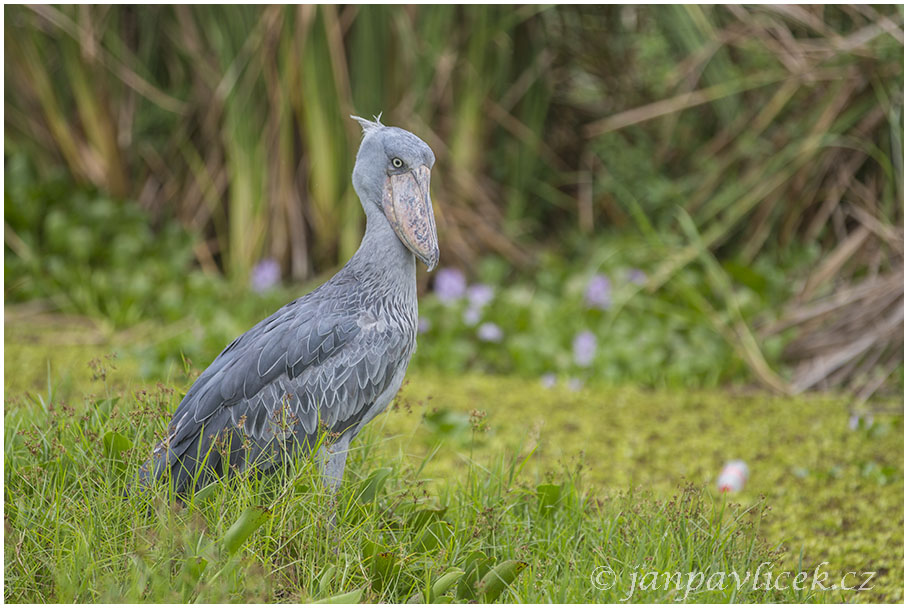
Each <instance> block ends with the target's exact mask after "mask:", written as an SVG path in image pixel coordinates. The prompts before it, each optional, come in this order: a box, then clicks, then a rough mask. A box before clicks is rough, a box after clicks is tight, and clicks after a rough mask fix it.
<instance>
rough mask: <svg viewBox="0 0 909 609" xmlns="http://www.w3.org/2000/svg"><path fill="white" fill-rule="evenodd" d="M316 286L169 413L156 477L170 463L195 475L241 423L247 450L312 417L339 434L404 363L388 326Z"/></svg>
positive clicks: (232, 350) (234, 347) (248, 338)
mask: <svg viewBox="0 0 909 609" xmlns="http://www.w3.org/2000/svg"><path fill="white" fill-rule="evenodd" d="M341 291H342V290H339V292H341ZM318 292H319V290H317V291H316V292H313V293H311V294H308V295H307V296H306V297H304V298H302V299H299V300H298V301H295V302H293V303H290V304H289V305H287V306H285V307H284V308H282V309H281V310H279V311H277V312H276V313H275V314H274V315H272V316H271V317H269V318H267V319H265V320H263V321H262V322H260V323H259V324H257V325H256V326H255V327H253V328H252V329H251V330H249V331H248V332H247V333H245V334H243V335H242V336H240V337H239V338H238V339H237V340H235V341H234V342H233V343H231V344H230V345H229V346H228V347H227V348H226V349H224V351H222V352H221V354H220V355H219V356H218V357H217V358H216V359H215V361H214V362H212V364H211V366H209V368H208V369H206V371H205V372H204V373H203V374H202V375H201V376H200V377H199V378H198V379H197V381H196V383H195V384H194V385H193V386H192V387H191V388H190V390H189V392H187V394H186V396H185V397H184V398H183V401H182V402H181V403H180V406H179V407H178V408H177V411H176V412H175V414H174V417H173V419H172V421H171V425H170V430H169V431H170V433H169V436H168V438H167V439H166V441H165V443H164V444H163V445H162V446H161V447H159V450H158V451H156V452H157V453H158V454H157V458H156V459H155V461H156V463H155V473H156V475H160V474H161V473H163V471H164V470H165V469H166V467H171V466H173V465H174V463H176V462H177V461H178V460H179V461H181V462H182V464H183V470H188V471H187V473H188V474H192V473H194V470H195V466H194V465H191V462H194V461H195V459H196V458H197V457H198V456H200V455H202V456H204V455H206V454H208V452H209V449H210V448H211V446H212V443H213V442H214V441H215V439H216V438H220V437H223V434H224V432H225V431H233V430H239V429H241V428H242V430H243V432H244V435H245V436H246V437H247V438H249V439H250V440H251V441H252V446H254V447H256V448H254V449H252V451H251V452H255V451H261V450H266V449H267V448H268V446H269V445H270V444H271V443H272V441H273V440H275V439H278V440H286V439H287V437H288V436H289V435H290V434H291V433H292V434H294V435H295V436H296V438H297V439H300V438H307V437H313V436H314V435H315V434H316V431H317V427H318V425H319V423H320V422H321V423H322V424H323V425H325V426H326V427H327V428H328V429H329V430H331V431H333V432H342V431H344V430H345V429H346V428H347V427H349V426H350V425H351V424H352V423H355V422H356V421H358V420H359V417H361V416H362V414H363V413H364V412H365V411H366V409H368V408H369V406H371V405H372V403H373V402H374V401H375V400H376V398H377V397H378V396H379V395H380V394H381V393H382V392H383V391H384V390H385V389H386V388H387V387H388V386H389V384H390V383H391V382H392V379H393V378H394V376H395V374H396V373H397V372H398V370H399V366H400V365H401V363H402V362H403V363H404V365H406V362H407V360H408V359H409V358H408V357H407V355H408V353H407V350H408V349H409V348H411V346H412V345H409V343H408V340H407V336H406V335H405V334H404V333H402V332H401V331H400V330H399V329H397V328H394V327H392V326H391V325H389V324H386V323H374V324H368V325H366V326H365V327H364V326H363V324H362V323H361V322H362V320H361V318H360V317H359V316H358V313H357V311H358V310H359V308H360V307H359V306H354V304H357V305H360V306H361V303H349V304H348V303H345V302H344V301H343V298H316V297H315V296H316V294H317V293H318ZM246 456H247V457H248V456H250V455H246ZM238 458H240V457H239V456H238ZM233 461H234V456H233V451H232V456H231V463H233ZM178 486H182V484H178Z"/></svg>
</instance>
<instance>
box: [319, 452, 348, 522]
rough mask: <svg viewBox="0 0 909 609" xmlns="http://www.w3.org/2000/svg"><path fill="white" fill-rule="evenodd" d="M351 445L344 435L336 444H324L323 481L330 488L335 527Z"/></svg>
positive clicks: (332, 518)
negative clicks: (340, 489) (337, 503)
mask: <svg viewBox="0 0 909 609" xmlns="http://www.w3.org/2000/svg"><path fill="white" fill-rule="evenodd" d="M349 447H350V438H347V437H344V436H342V437H341V438H339V439H338V441H337V442H335V443H334V444H331V445H328V446H323V447H322V449H321V450H320V451H319V452H320V453H321V455H320V456H321V459H320V463H321V466H322V483H323V484H324V485H325V488H326V490H328V494H329V501H331V521H330V523H331V526H332V528H334V525H335V523H336V522H337V520H338V513H337V505H336V502H337V496H338V488H339V487H340V486H341V480H343V478H344V466H345V465H346V463H347V450H348V448H349Z"/></svg>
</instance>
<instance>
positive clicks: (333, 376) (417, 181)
mask: <svg viewBox="0 0 909 609" xmlns="http://www.w3.org/2000/svg"><path fill="white" fill-rule="evenodd" d="M352 118H354V119H355V120H357V121H358V122H359V123H360V125H361V126H362V127H363V141H362V143H361V144H360V150H359V152H358V153H357V160H356V165H355V166H354V171H353V185H354V189H355V190H356V193H357V195H358V196H359V197H360V203H361V204H362V206H363V211H364V212H366V233H365V234H364V236H363V241H362V243H361V244H360V248H359V249H358V250H357V252H356V253H355V254H354V255H353V257H352V258H351V259H350V260H349V261H348V262H347V264H346V265H344V268H342V269H341V270H340V271H339V272H338V274H337V275H335V276H334V277H332V278H331V279H329V280H328V281H327V282H326V283H324V284H323V285H321V286H320V287H318V288H316V289H315V290H313V291H312V292H310V293H309V294H306V295H305V296H303V297H301V298H298V299H296V300H294V301H293V302H291V303H290V304H288V305H286V306H284V307H283V308H282V309H280V310H278V311H277V312H276V313H274V314H273V315H271V316H270V317H268V318H266V319H264V320H262V321H261V322H259V323H258V324H256V325H255V326H254V327H253V328H252V329H250V330H249V331H248V332H246V333H245V334H243V335H242V336H240V337H239V338H237V339H236V340H234V341H233V342H232V343H231V344H230V345H228V346H227V348H225V349H224V350H223V351H222V352H221V354H220V355H218V357H216V358H215V360H214V361H213V362H212V363H211V365H210V366H209V367H208V368H207V369H206V370H205V371H204V372H203V373H202V374H201V376H199V378H198V379H197V380H196V382H195V383H194V384H193V385H192V387H191V388H190V389H189V391H188V392H187V393H186V396H185V397H184V398H183V401H182V402H180V405H179V406H178V407H177V410H176V412H175V413H174V416H173V419H172V420H171V422H170V425H169V426H168V431H167V436H166V437H165V439H164V440H163V441H162V442H161V443H160V444H158V445H157V447H156V448H155V449H154V453H153V455H152V458H151V459H150V460H149V461H148V462H147V463H146V464H145V465H144V466H143V467H142V470H141V471H140V474H139V478H140V484H141V485H142V486H147V485H149V484H150V483H151V482H152V481H153V480H158V479H160V478H162V477H163V476H165V474H166V473H168V472H169V473H170V475H171V480H172V482H173V484H174V488H175V490H176V491H177V492H178V493H182V492H185V491H187V490H188V489H189V488H191V487H192V486H195V487H196V488H200V487H201V486H203V485H204V484H207V483H208V482H211V481H212V480H213V479H214V478H216V477H219V476H222V475H224V474H230V473H233V472H242V471H247V470H250V469H251V468H255V470H256V471H258V472H263V471H271V470H279V469H283V468H284V464H285V463H286V462H287V459H288V457H290V456H291V455H293V454H294V453H295V452H300V451H302V452H307V451H309V450H310V449H311V447H312V446H313V445H314V444H315V443H316V441H317V439H318V437H319V434H320V430H322V432H323V433H324V432H325V431H327V432H330V433H329V434H328V437H329V438H330V445H328V446H326V447H325V448H324V450H325V453H324V454H323V455H322V457H323V458H322V459H321V460H320V463H321V467H322V475H323V479H324V481H325V483H326V485H327V486H328V487H329V488H330V489H331V490H332V491H334V490H336V489H337V487H338V485H339V484H340V482H341V479H342V476H343V474H344V463H345V459H346V456H347V451H348V447H349V446H350V442H351V440H353V439H354V438H355V437H356V436H357V434H358V433H360V430H362V429H363V426H364V425H366V424H367V423H368V422H369V421H370V420H372V419H373V418H374V417H375V416H376V415H378V414H379V413H380V412H382V411H383V410H384V409H385V407H386V406H388V404H389V402H391V400H392V398H393V397H394V396H395V394H396V393H397V392H398V389H399V388H400V387H401V381H402V380H403V379H404V372H405V370H406V369H407V364H408V362H410V358H411V356H412V355H413V352H414V349H415V348H416V344H417V341H416V336H417V286H416V259H419V260H420V262H422V263H423V264H425V265H426V266H427V267H428V268H429V270H432V269H433V268H434V267H435V266H436V264H437V263H438V261H439V246H438V239H437V237H436V226H435V218H434V216H433V212H432V202H431V200H430V198H429V176H430V170H431V169H432V166H433V163H434V162H435V156H434V155H433V153H432V150H430V148H429V146H427V145H426V143H425V142H423V141H422V140H421V139H420V138H418V137H417V136H415V135H413V134H412V133H410V132H408V131H405V130H403V129H399V128H397V127H387V126H385V125H383V124H381V122H379V120H378V119H376V120H375V121H368V120H365V119H362V118H359V117H352ZM225 447H227V448H225Z"/></svg>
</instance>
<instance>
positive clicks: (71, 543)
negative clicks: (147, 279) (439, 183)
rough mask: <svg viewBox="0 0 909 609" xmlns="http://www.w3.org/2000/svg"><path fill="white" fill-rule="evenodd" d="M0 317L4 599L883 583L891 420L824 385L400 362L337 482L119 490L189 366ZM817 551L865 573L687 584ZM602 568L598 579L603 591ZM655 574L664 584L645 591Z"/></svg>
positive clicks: (875, 595) (655, 596)
mask: <svg viewBox="0 0 909 609" xmlns="http://www.w3.org/2000/svg"><path fill="white" fill-rule="evenodd" d="M64 328H65V326H61V327H57V328H55V329H54V330H53V332H54V335H55V336H56V337H58V338H59V337H62V336H66V335H65V334H64ZM7 330H8V333H7V339H6V340H7V344H6V351H5V353H6V355H5V389H6V399H5V455H4V460H5V480H4V482H5V485H4V486H5V491H4V493H5V509H4V516H5V524H6V535H5V556H6V563H5V581H6V584H5V591H4V594H5V600H7V601H10V602H23V601H27V602H44V601H57V602H79V601H81V602H98V601H108V602H129V601H134V602H139V601H141V602H152V601H154V602H169V601H201V602H214V601H249V602H252V601H263V602H271V601H292V602H293V601H300V602H303V601H309V600H316V599H325V598H335V599H337V597H341V600H346V601H348V602H351V601H357V600H359V601H386V602H404V601H406V600H408V599H414V600H416V599H419V598H422V599H424V600H425V599H426V598H430V599H431V600H442V601H444V600H446V599H451V600H461V601H464V600H472V599H474V598H478V599H479V600H483V599H487V600H499V601H512V602H517V601H521V602H609V601H619V600H622V599H623V598H624V597H626V596H628V594H629V590H630V589H631V586H632V584H633V583H635V585H636V586H637V587H636V588H635V590H634V593H633V596H632V597H631V600H634V601H638V602H644V601H667V600H683V599H684V600H688V601H702V602H707V601H717V602H725V601H732V600H735V601H744V602H794V601H799V600H807V601H813V600H818V601H860V602H861V601H871V600H891V601H895V600H901V599H902V576H903V556H902V520H901V519H902V509H901V506H902V492H903V466H902V457H901V455H902V442H903V440H902V434H901V431H900V429H901V425H900V423H901V420H899V421H881V420H880V417H878V419H879V420H878V421H876V422H875V423H874V424H873V425H871V426H869V427H867V428H863V429H860V430H858V431H854V432H852V431H849V430H848V429H847V427H846V419H847V412H846V410H845V408H844V404H843V403H842V402H839V401H837V400H836V399H833V398H816V399H806V398H801V399H800V400H798V402H797V403H796V401H793V400H788V399H782V398H769V397H767V396H765V395H763V394H754V395H747V394H730V393H721V392H694V393H686V394H680V393H667V392H642V391H638V390H634V389H622V388H609V387H602V386H601V387H595V388H593V389H588V390H585V391H582V392H573V391H570V390H568V389H566V388H556V389H554V390H550V391H544V390H542V389H540V388H538V387H536V386H529V384H528V383H527V381H526V380H521V379H511V378H504V377H486V376H460V377H457V378H452V377H447V376H434V375H427V374H420V373H419V371H415V372H414V373H412V374H411V375H410V378H411V381H410V383H409V384H408V385H407V386H406V387H405V389H404V391H403V392H402V396H401V398H400V399H399V400H398V402H397V408H394V409H391V410H390V411H389V412H388V413H387V414H386V415H383V416H382V417H380V418H379V419H377V420H376V421H375V422H374V423H373V424H372V425H370V427H369V429H368V430H367V432H366V433H365V434H364V435H363V436H362V437H361V438H360V439H359V440H358V441H357V443H356V446H355V449H354V451H353V454H352V455H351V458H350V460H349V469H348V472H347V475H346V478H345V484H344V485H343V487H342V490H341V492H340V494H339V496H338V498H337V501H336V502H334V503H332V502H331V501H330V498H329V497H327V496H326V495H325V493H323V492H322V490H321V486H320V482H319V480H318V476H317V473H316V471H315V468H314V467H313V465H312V463H311V462H309V461H307V460H303V461H301V462H300V463H298V465H297V468H296V470H295V472H294V474H293V475H292V476H291V477H289V478H284V479H280V480H279V479H268V480H263V481H254V480H240V481H236V482H234V483H232V484H229V485H216V486H215V487H213V488H212V490H211V491H210V492H208V493H207V494H205V495H204V496H200V495H197V496H195V497H192V498H190V499H189V500H188V501H187V505H186V506H185V507H182V508H178V507H176V506H175V505H174V501H173V497H169V496H168V494H167V492H166V491H165V490H164V489H159V490H157V491H155V492H153V493H150V494H148V495H146V496H141V495H137V494H135V493H130V492H127V488H128V484H129V481H130V477H131V475H134V473H135V470H136V468H137V467H138V465H139V464H140V463H141V462H142V461H143V460H144V458H145V457H146V455H147V454H148V451H149V449H150V447H151V445H152V442H153V438H154V435H155V434H156V433H158V432H160V430H161V429H163V426H164V425H165V424H166V422H167V419H168V415H169V413H171V412H172V411H173V409H174V408H175V407H176V404H177V403H178V402H179V399H180V396H181V395H182V392H183V391H185V389H186V387H187V386H188V383H189V376H187V375H186V374H184V372H183V371H178V372H176V373H175V374H174V375H173V377H172V378H170V379H168V380H166V381H165V382H161V383H151V384H137V383H136V382H135V381H134V380H133V379H135V378H136V370H137V369H138V362H136V361H134V360H131V359H129V358H122V359H113V360H111V359H107V358H105V357H103V354H104V353H108V352H110V350H111V345H97V346H94V347H90V348H87V347H86V346H84V345H79V344H72V345H70V346H68V347H61V346H60V345H50V344H49V342H50V341H49V340H48V338H49V337H48V336H47V334H45V333H44V332H46V330H42V329H41V328H28V327H27V324H19V325H18V327H16V328H10V327H8V328H7ZM70 336H72V337H75V338H76V340H73V341H72V342H74V343H77V342H78V336H79V335H78V334H76V333H73V334H70ZM89 361H91V364H92V365H91V366H88V363H89ZM48 362H49V366H50V367H49V368H48ZM192 374H193V373H190V376H191V375H192ZM730 402H732V403H733V404H734V405H735V408H729V405H730ZM483 410H485V411H486V413H485V414H484V413H481V412H480V411H483ZM737 457H738V458H743V459H745V460H746V461H747V462H748V463H749V465H750V466H751V468H752V478H751V480H750V481H749V483H748V486H747V487H746V490H745V491H744V493H742V494H740V495H738V496H736V497H735V498H734V501H735V503H731V502H729V501H727V497H725V496H721V495H717V494H716V493H715V492H714V491H713V490H711V486H712V481H713V479H714V478H715V476H716V474H717V470H718V467H719V466H720V465H721V464H722V462H723V461H724V460H726V459H729V458H737ZM256 506H265V507H267V508H268V512H267V515H266V514H265V513H264V512H262V511H259V510H257V509H256ZM335 512H336V513H337V515H338V521H337V526H336V527H335V528H332V527H331V526H329V525H328V521H329V519H330V516H331V514H332V513H335ZM825 561H826V562H827V563H828V564H827V565H826V566H821V567H820V569H821V570H826V571H828V572H829V573H830V579H828V580H827V585H829V584H830V583H831V582H832V581H834V580H839V578H840V577H841V574H845V573H846V572H848V571H860V572H865V571H876V572H877V575H876V576H875V578H874V579H873V580H872V582H871V585H873V586H874V587H873V589H872V590H871V591H869V592H855V591H827V592H821V591H820V590H819V589H817V588H815V590H814V591H811V590H810V589H808V590H804V591H802V592H799V591H797V590H794V589H792V588H791V587H790V588H785V589H784V590H775V589H772V588H771V589H770V590H765V589H763V581H764V577H765V576H761V578H760V582H759V583H760V584H761V585H759V586H758V587H757V589H755V587H754V586H753V585H745V586H743V587H742V588H741V589H736V586H734V585H733V584H732V583H731V581H730V582H729V583H728V584H727V585H726V586H725V589H724V590H707V586H706V584H705V583H702V585H701V586H700V587H699V589H698V590H696V591H695V592H694V593H690V594H688V595H687V598H684V597H685V587H686V582H687V577H688V575H687V574H688V573H689V572H693V573H694V574H697V573H702V574H704V576H706V577H707V578H708V579H709V576H710V575H711V574H715V573H717V572H723V573H730V574H731V572H733V571H734V572H735V573H737V574H738V575H739V576H743V575H744V574H745V573H746V572H748V573H750V574H751V575H752V576H753V574H754V573H755V571H756V569H758V568H759V567H760V565H761V564H762V563H769V564H767V565H764V566H763V567H762V569H763V572H766V571H767V570H768V569H769V570H771V571H772V572H774V574H778V573H782V572H783V571H798V570H800V569H805V570H806V571H808V572H809V574H810V573H813V570H814V569H815V567H817V566H818V565H820V564H821V563H823V562H825ZM606 566H608V567H610V568H611V569H612V570H613V572H614V573H615V574H616V577H617V583H616V585H615V586H614V587H613V588H611V589H609V590H600V589H598V588H596V587H595V586H594V582H599V583H605V582H607V581H608V573H607V572H605V571H603V570H602V569H601V570H600V571H597V569H598V568H600V567H606ZM675 572H680V573H681V574H682V575H681V587H680V589H678V590H676V589H675V584H674V583H672V585H671V586H670V589H669V590H666V589H664V581H665V580H666V578H667V577H668V578H670V579H671V578H672V577H673V574H674V573H675ZM604 573H605V574H606V575H603V574H604ZM651 573H655V574H656V575H648V574H651ZM592 575H593V576H594V580H592V579H591V576H592ZM597 575H600V579H598V580H597V579H596V576H597ZM484 577H485V580H484ZM654 577H656V578H657V580H658V583H659V585H657V586H655V588H656V589H652V588H653V587H654V586H653V585H652V584H653V580H654ZM694 577H695V580H694V583H695V584H696V583H697V579H696V578H697V575H695V576H694ZM730 577H731V575H730ZM784 577H785V576H784ZM478 581H482V582H484V583H483V584H482V585H477V586H474V585H473V584H475V583H477V582H478ZM673 581H674V580H673ZM713 581H714V584H716V582H717V580H716V579H714V580H713ZM810 582H811V577H810V576H809V578H808V584H809V585H810ZM849 583H852V582H849ZM859 583H860V582H854V583H853V585H858V584H859ZM506 584H507V585H506ZM642 585H643V588H644V589H641V586H642ZM433 590H435V592H433Z"/></svg>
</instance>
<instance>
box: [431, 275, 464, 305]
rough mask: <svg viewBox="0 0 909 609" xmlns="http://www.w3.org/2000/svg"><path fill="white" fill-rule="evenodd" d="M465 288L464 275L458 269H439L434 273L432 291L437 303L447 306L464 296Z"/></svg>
mask: <svg viewBox="0 0 909 609" xmlns="http://www.w3.org/2000/svg"><path fill="white" fill-rule="evenodd" d="M466 287H467V281H466V280H465V279H464V273H462V272H461V271H459V270H458V269H455V268H451V267H448V268H444V269H439V271H438V272H437V273H436V281H435V284H434V285H433V290H434V291H435V293H436V297H437V298H438V299H439V302H443V303H445V304H448V303H452V302H454V301H455V300H457V299H458V298H461V297H462V296H464V291H465V289H466Z"/></svg>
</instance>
